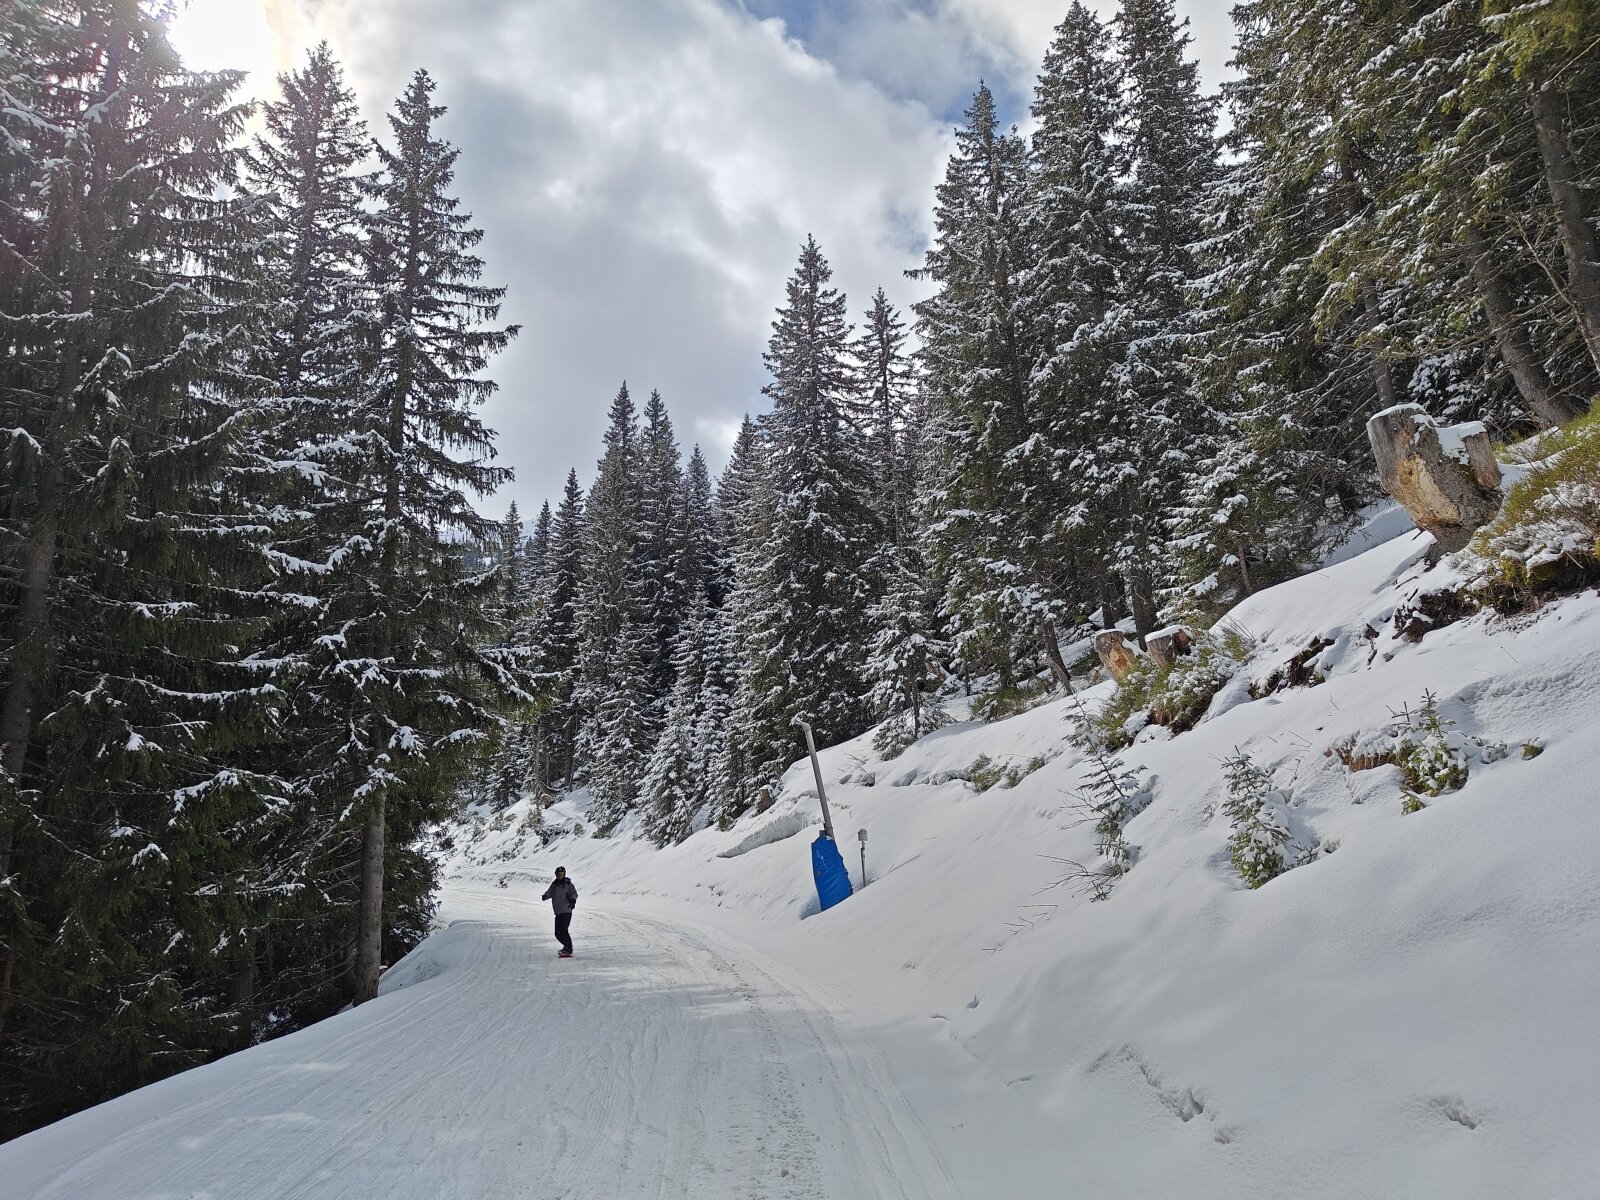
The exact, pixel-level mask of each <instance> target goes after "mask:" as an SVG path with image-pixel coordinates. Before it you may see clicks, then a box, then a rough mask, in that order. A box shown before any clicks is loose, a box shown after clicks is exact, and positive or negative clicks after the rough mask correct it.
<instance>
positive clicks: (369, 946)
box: [352, 793, 384, 1004]
mask: <svg viewBox="0 0 1600 1200" xmlns="http://www.w3.org/2000/svg"><path fill="white" fill-rule="evenodd" d="M383 813H384V797H383V795H382V794H381V793H380V794H379V795H377V796H375V797H374V798H373V799H372V800H371V801H370V802H369V804H368V806H367V823H366V826H365V827H364V828H363V829H362V831H361V907H360V913H359V917H358V919H357V923H356V966H355V979H354V995H353V996H352V999H353V1001H354V1002H355V1003H356V1004H362V1003H364V1002H365V1001H368V1000H371V999H372V998H373V997H374V996H376V995H377V994H378V972H379V968H380V966H381V965H382V954H383Z"/></svg>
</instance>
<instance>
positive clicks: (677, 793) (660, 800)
mask: <svg viewBox="0 0 1600 1200" xmlns="http://www.w3.org/2000/svg"><path fill="white" fill-rule="evenodd" d="M716 637H717V628H716V618H715V616H714V615H713V614H712V612H711V609H710V606H709V605H708V604H707V603H706V599H705V596H704V594H703V593H702V594H701V595H698V596H696V597H695V598H694V599H693V600H692V601H691V602H690V604H689V607H688V609H687V610H686V611H685V612H684V613H683V615H682V621H681V628H680V631H679V634H678V639H677V642H676V644H675V645H674V647H673V668H674V679H673V684H672V694H671V695H670V696H669V697H668V700H667V707H666V715H665V718H664V719H663V721H662V727H661V732H660V734H659V735H658V737H657V739H656V743H655V749H654V750H653V751H652V752H651V755H650V760H649V763H648V764H647V766H646V769H645V776H644V786H643V788H642V789H641V794H640V797H639V808H640V812H641V814H642V816H643V828H644V832H645V836H647V837H649V838H650V839H651V840H652V841H653V842H655V844H656V845H657V846H665V845H666V844H667V843H668V842H681V841H683V839H684V838H686V837H688V836H689V834H690V833H691V832H693V829H694V821H695V816H696V814H697V813H698V812H699V811H700V810H701V808H702V807H704V805H705V803H706V797H707V792H708V790H709V789H708V783H709V779H708V777H707V776H706V775H705V774H703V773H702V771H701V766H702V761H701V757H702V756H701V755H700V753H699V745H698V738H699V736H700V735H701V733H702V731H701V730H700V728H699V720H700V717H701V713H702V709H703V707H704V704H705V696H704V692H705V688H706V682H707V670H706V666H707V659H708V657H709V656H710V655H711V654H712V653H713V652H714V651H713V646H714V644H715V641H716Z"/></svg>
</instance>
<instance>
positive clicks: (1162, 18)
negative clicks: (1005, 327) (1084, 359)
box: [1095, 0, 1220, 638]
mask: <svg viewBox="0 0 1600 1200" xmlns="http://www.w3.org/2000/svg"><path fill="white" fill-rule="evenodd" d="M1187 26H1188V22H1187V21H1186V20H1185V21H1179V20H1178V19H1177V17H1176V15H1175V13H1174V11H1173V5H1172V0H1128V2H1127V3H1126V4H1125V5H1124V6H1123V10H1122V13H1121V14H1120V15H1119V16H1118V18H1117V27H1116V31H1117V41H1118V48H1119V51H1120V53H1121V57H1122V66H1123V73H1124V78H1125V81H1126V89H1127V101H1128V116H1127V124H1126V136H1127V139H1128V152H1129V159H1130V168H1131V171H1132V176H1131V179H1130V180H1129V183H1128V212H1129V214H1130V219H1129V228H1128V232H1127V263H1126V265H1125V267H1124V269H1123V276H1124V277H1123V280H1122V284H1121V290H1122V293H1123V298H1124V304H1125V305H1126V308H1127V318H1126V319H1127V344H1126V345H1127V348H1126V351H1125V354H1124V357H1123V360H1122V362H1121V363H1120V364H1119V367H1118V370H1117V371H1116V373H1115V375H1114V377H1113V383H1114V386H1115V388H1116V391H1117V402H1116V408H1117V414H1116V415H1117V417H1118V418H1119V420H1117V423H1116V425H1115V426H1114V427H1113V428H1114V435H1113V436H1114V439H1115V444H1116V445H1118V446H1121V447H1124V448H1125V450H1126V452H1125V453H1123V454H1111V453H1107V452H1106V450H1107V449H1108V447H1102V451H1101V454H1100V456H1099V458H1098V461H1096V463H1095V466H1096V468H1097V470H1098V471H1100V472H1101V473H1102V474H1103V475H1104V477H1105V478H1106V481H1107V486H1106V488H1105V492H1106V499H1107V501H1109V502H1110V503H1111V504H1113V505H1115V507H1116V511H1117V512H1118V513H1119V514H1120V516H1121V520H1120V521H1118V522H1117V525H1118V528H1117V537H1116V538H1115V541H1114V543H1113V545H1114V550H1113V553H1114V556H1115V557H1114V559H1113V565H1114V566H1115V567H1116V568H1117V569H1118V570H1119V572H1120V573H1121V575H1122V576H1123V578H1124V579H1125V580H1126V581H1127V584H1128V599H1129V605H1130V607H1131V609H1132V613H1133V619H1134V624H1135V628H1136V629H1137V630H1138V632H1139V635H1140V636H1141V638H1142V637H1143V636H1144V635H1145V634H1147V633H1150V632H1152V631H1153V630H1154V628H1155V626H1156V623H1157V619H1158V602H1157V585H1158V583H1160V582H1161V581H1162V580H1163V579H1164V577H1165V576H1166V574H1167V564H1166V559H1165V554H1164V550H1163V546H1164V543H1165V542H1166V539H1167V531H1168V525H1169V523H1170V521H1171V520H1172V517H1173V515H1174V513H1175V511H1176V509H1177V507H1178V505H1179V503H1180V502H1181V499H1182V495H1183V488H1184V485H1185V482H1186V479H1187V477H1188V475H1189V474H1190V473H1191V470H1192V468H1191V464H1192V463H1194V462H1196V461H1201V462H1204V461H1206V460H1208V459H1209V458H1210V457H1211V455H1212V454H1213V452H1214V448H1215V445H1216V442H1217V437H1218V434H1219V432H1220V428H1219V422H1218V420H1217V418H1216V416H1215V414H1214V412H1213V410H1212V408H1211V406H1210V405H1209V404H1208V403H1207V402H1206V401H1205V398H1204V396H1203V394H1202V393H1201V392H1200V390H1199V388H1198V387H1196V385H1195V381H1194V378H1193V376H1192V374H1191V372H1190V369H1189V364H1188V362H1187V357H1188V354H1189V346H1190V344H1191V342H1192V339H1193V337H1194V335H1195V334H1196V333H1197V332H1198V326H1197V324H1196V323H1195V321H1194V320H1193V316H1192V305H1191V302H1190V294H1189V289H1190V287H1191V286H1192V284H1193V282H1194V281H1195V280H1196V279H1197V278H1198V275H1199V269H1198V266H1197V263H1196V261H1195V250H1196V248H1197V246H1198V244H1199V242H1200V240H1201V238H1202V236H1203V234H1204V227H1203V219H1204V207H1203V206H1204V203H1205V197H1206V194H1207V192H1208V190H1209V188H1210V187H1211V186H1212V184H1213V182H1214V180H1215V178H1216V169H1217V167H1216V163H1217V158H1216V145H1215V141H1214V137H1215V124H1216V116H1215V103H1214V102H1213V101H1212V100H1211V99H1209V98H1208V97H1206V96H1204V95H1202V93H1201V90H1200V76H1199V68H1198V66H1197V65H1196V63H1195V62H1194V60H1193V59H1191V58H1189V57H1188V56H1187V50H1188V46H1189V42H1190V38H1189V34H1188V28H1187Z"/></svg>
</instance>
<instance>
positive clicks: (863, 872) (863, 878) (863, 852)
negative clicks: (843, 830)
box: [856, 829, 867, 887]
mask: <svg viewBox="0 0 1600 1200" xmlns="http://www.w3.org/2000/svg"><path fill="white" fill-rule="evenodd" d="M856 836H857V837H858V838H860V839H861V886H862V887H866V886H867V831H866V830H865V829H858V830H856Z"/></svg>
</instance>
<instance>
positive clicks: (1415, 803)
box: [1400, 792, 1428, 816]
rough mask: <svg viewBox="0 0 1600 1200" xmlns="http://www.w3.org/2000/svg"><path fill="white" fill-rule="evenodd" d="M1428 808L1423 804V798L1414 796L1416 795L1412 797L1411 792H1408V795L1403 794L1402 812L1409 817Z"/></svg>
mask: <svg viewBox="0 0 1600 1200" xmlns="http://www.w3.org/2000/svg"><path fill="white" fill-rule="evenodd" d="M1427 807H1428V806H1427V805H1426V804H1424V803H1423V802H1422V797H1421V796H1414V795H1411V794H1410V793H1409V792H1407V793H1405V794H1403V795H1402V796H1401V799H1400V811H1401V812H1402V813H1405V814H1406V815H1407V816H1409V815H1410V814H1412V813H1417V812H1421V811H1422V810H1423V809H1425V808H1427Z"/></svg>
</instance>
